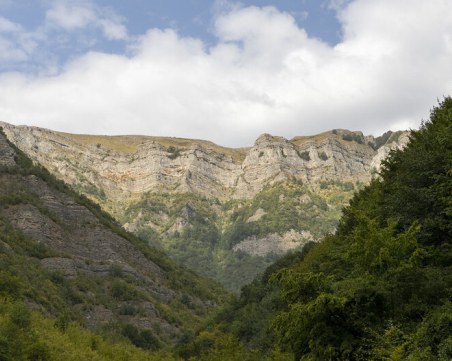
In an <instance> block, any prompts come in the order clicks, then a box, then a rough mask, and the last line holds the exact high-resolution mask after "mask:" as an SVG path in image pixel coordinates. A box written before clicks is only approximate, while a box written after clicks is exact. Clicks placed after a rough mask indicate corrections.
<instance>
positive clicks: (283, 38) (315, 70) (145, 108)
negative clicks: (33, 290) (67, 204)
mask: <svg viewBox="0 0 452 361" xmlns="http://www.w3.org/2000/svg"><path fill="white" fill-rule="evenodd" d="M449 95H452V1H450V0H428V1H426V0H280V1H275V0H273V1H265V0H244V1H232V0H178V1H176V0H165V1H163V0H128V1H123V0H111V1H108V0H0V121H4V122H8V123H12V124H26V125H30V126H39V127H44V128H49V129H53V130H58V131H65V132H73V133H84V134H108V135H118V134H142V135H154V136H175V137H183V138H198V139H207V140H211V141H213V142H215V143H217V144H220V145H224V146H230V147H241V146H251V145H252V144H253V143H254V141H255V139H256V138H257V137H258V136H259V135H260V134H262V133H270V134H273V135H279V136H284V137H286V138H288V139H290V138H293V137H295V136H299V135H310V134H316V133H320V132H323V131H327V130H331V129H335V128H344V129H350V130H360V131H362V132H364V133H365V134H374V135H380V134H382V133H383V132H385V131H387V130H400V129H416V128H418V127H419V125H420V124H421V121H422V120H425V119H428V117H429V113H430V110H431V108H432V107H433V106H435V105H436V104H437V103H438V100H441V99H443V97H444V96H449Z"/></svg>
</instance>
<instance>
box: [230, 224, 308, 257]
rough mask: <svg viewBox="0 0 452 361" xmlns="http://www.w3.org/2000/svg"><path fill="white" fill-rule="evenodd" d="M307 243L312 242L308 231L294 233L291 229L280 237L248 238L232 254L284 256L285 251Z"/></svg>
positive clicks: (236, 246) (275, 234)
mask: <svg viewBox="0 0 452 361" xmlns="http://www.w3.org/2000/svg"><path fill="white" fill-rule="evenodd" d="M308 241H314V239H313V237H312V234H311V233H310V232H308V231H301V232H296V231H294V230H293V229H291V230H290V231H289V232H286V233H284V234H283V235H282V236H281V235H279V234H278V233H271V234H268V235H266V236H265V237H260V238H258V237H256V236H253V237H249V238H247V239H245V240H243V241H242V242H240V243H238V244H236V245H235V246H234V247H233V250H234V252H238V251H242V252H245V253H248V254H249V255H252V256H261V257H263V256H266V255H268V254H284V253H286V252H287V251H289V250H291V249H294V248H298V247H301V246H303V245H304V244H306V243H307V242H308Z"/></svg>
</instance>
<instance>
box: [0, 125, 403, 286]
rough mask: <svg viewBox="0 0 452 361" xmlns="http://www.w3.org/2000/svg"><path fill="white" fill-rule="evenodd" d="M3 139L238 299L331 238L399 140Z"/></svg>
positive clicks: (391, 136)
mask: <svg viewBox="0 0 452 361" xmlns="http://www.w3.org/2000/svg"><path fill="white" fill-rule="evenodd" d="M3 126H4V129H5V132H6V133H7V135H8V138H9V139H10V140H11V141H12V142H14V143H15V144H16V145H17V146H18V147H19V148H21V149H22V150H23V151H25V152H26V153H27V154H28V155H29V156H30V157H31V158H32V159H33V160H35V161H37V162H39V163H40V164H43V165H44V166H45V167H47V168H48V169H49V170H50V171H51V172H53V174H54V175H55V176H57V177H60V178H62V179H63V180H65V181H66V182H67V183H68V184H70V185H71V186H72V187H73V188H74V189H75V190H77V191H78V192H81V193H83V194H85V195H86V196H87V197H89V198H91V199H93V200H94V201H96V202H97V203H99V204H100V205H101V206H102V208H103V209H104V210H106V211H108V212H109V213H111V214H112V215H113V216H114V217H115V218H116V219H117V220H118V221H119V222H120V223H121V224H122V225H123V226H124V228H126V229H127V230H129V231H131V232H134V233H135V234H137V235H139V236H140V237H141V238H143V239H145V240H147V241H148V242H149V243H150V244H151V245H153V246H155V247H159V248H160V249H162V250H164V251H165V252H166V253H168V254H169V255H170V256H171V257H172V258H174V259H176V260H177V261H179V262H181V263H183V264H184V265H186V266H188V267H190V268H191V269H194V270H195V271H196V272H199V273H201V274H203V275H205V276H208V277H211V278H213V279H215V280H217V281H219V282H221V283H222V284H223V285H224V286H226V287H227V288H228V289H230V290H234V291H237V290H238V289H239V288H240V287H241V286H242V285H244V284H246V283H248V282H250V281H251V280H252V279H253V278H254V277H255V276H256V274H258V273H260V272H263V271H264V270H265V268H266V267H267V266H269V265H270V264H271V263H272V262H273V261H274V260H275V259H277V258H278V257H280V256H281V255H282V254H284V253H286V252H287V251H289V250H293V249H297V248H300V247H302V246H303V245H304V244H305V243H306V242H308V241H316V240H319V239H320V238H322V237H323V236H324V235H325V234H327V233H331V232H334V231H335V227H336V225H337V221H338V219H339V217H340V214H341V209H342V207H343V206H345V205H346V204H347V202H348V200H349V199H350V197H351V196H352V195H353V192H354V191H355V190H357V189H359V187H361V186H362V184H365V183H367V182H368V181H369V180H370V179H371V178H372V174H373V172H376V171H377V170H378V169H379V166H380V162H381V159H383V157H384V155H386V154H387V153H388V152H389V150H390V149H392V148H400V147H403V145H404V144H405V143H406V140H407V133H403V132H397V133H392V132H387V133H385V134H384V135H383V136H381V137H378V138H374V137H372V136H363V135H362V133H360V132H350V131H347V130H339V129H337V130H333V131H331V132H325V133H322V134H319V135H316V136H309V137H296V138H294V139H292V140H290V141H289V140H286V139H284V138H282V137H275V136H271V135H268V134H264V135H262V136H260V137H259V138H258V139H257V140H256V142H255V145H254V146H253V147H251V148H241V149H230V148H224V147H220V146H217V145H215V144H213V143H210V142H206V141H199V140H189V139H177V138H158V137H143V136H115V137H106V136H87V135H74V134H65V133H58V132H53V131H49V130H45V129H40V128H34V127H23V126H19V127H16V126H12V125H8V124H3Z"/></svg>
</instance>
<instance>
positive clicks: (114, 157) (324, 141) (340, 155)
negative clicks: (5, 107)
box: [0, 123, 407, 208]
mask: <svg viewBox="0 0 452 361" xmlns="http://www.w3.org/2000/svg"><path fill="white" fill-rule="evenodd" d="M0 124H1V125H2V127H3V129H4V131H5V133H6V134H7V136H8V138H9V139H10V140H11V141H12V142H13V143H15V144H16V145H17V146H18V147H19V148H20V149H22V150H23V151H24V152H25V153H27V154H28V155H29V156H30V157H31V158H32V159H34V160H36V161H38V162H39V163H41V164H42V165H44V166H45V167H46V168H48V169H49V170H50V171H51V172H53V173H54V174H56V175H57V176H58V177H60V178H62V179H63V180H64V181H66V182H67V183H69V184H72V185H74V186H75V187H82V189H83V190H84V191H85V193H87V194H88V195H89V196H91V197H92V198H94V199H96V200H97V201H99V202H101V203H103V198H107V199H109V200H111V202H112V203H114V202H117V201H127V200H129V201H132V200H133V199H136V198H137V197H139V195H141V194H143V193H145V192H149V191H150V192H159V191H164V192H169V193H173V192H194V193H197V194H201V195H203V196H207V197H216V198H219V199H227V198H230V197H234V198H251V197H253V196H254V195H256V194H257V193H258V192H259V191H260V190H262V189H263V187H265V186H269V185H270V186H271V185H272V184H275V183H277V182H280V181H284V180H288V179H299V180H301V181H303V182H319V181H322V180H334V179H336V180H341V181H352V182H358V181H359V182H367V181H369V180H370V178H371V169H372V168H377V169H378V168H379V164H380V162H381V160H382V157H384V155H385V154H387V153H388V152H389V149H392V148H393V147H402V146H404V144H405V140H406V139H407V133H404V134H402V135H401V136H400V137H399V140H398V141H397V142H395V143H393V144H385V145H383V146H382V147H380V148H379V149H378V150H374V149H373V148H372V146H371V145H370V144H371V143H372V142H373V137H371V136H367V137H364V136H363V135H362V133H361V132H350V131H346V130H336V131H335V132H336V133H334V132H326V133H322V134H319V135H316V136H309V137H296V138H293V139H292V140H290V141H289V140H287V139H285V138H283V137H275V136H271V135H269V134H263V135H261V136H260V137H259V138H258V139H257V140H256V142H255V144H254V146H253V147H252V148H242V149H229V148H223V147H219V146H216V145H215V144H213V143H209V142H205V141H197V140H187V139H177V138H156V137H131V136H124V137H99V136H78V135H73V134H65V133H58V132H53V131H49V130H46V129H41V128H35V127H26V126H13V125H10V124H7V123H0ZM347 136H348V137H353V139H357V140H358V141H359V142H358V141H354V140H349V141H347V140H344V137H345V138H346V139H349V138H347ZM96 143H97V144H101V143H102V146H101V147H98V146H95V145H96ZM126 143H127V146H125V145H124V144H126ZM118 144H121V146H118ZM168 144H174V145H171V146H170V147H168ZM177 144H181V145H183V146H181V147H178V146H177ZM171 147H172V148H171ZM170 148H171V149H172V152H169V151H168V149H170ZM0 149H1V148H0ZM10 158H11V157H9V159H10ZM102 197H103V198H102ZM107 208H108V207H107Z"/></svg>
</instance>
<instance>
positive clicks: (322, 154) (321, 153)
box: [319, 151, 328, 161]
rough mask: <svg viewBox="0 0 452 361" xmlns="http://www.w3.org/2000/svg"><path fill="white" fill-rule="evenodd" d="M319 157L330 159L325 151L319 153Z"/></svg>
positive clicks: (324, 159)
mask: <svg viewBox="0 0 452 361" xmlns="http://www.w3.org/2000/svg"><path fill="white" fill-rule="evenodd" d="M319 158H320V159H321V160H323V161H326V160H327V159H328V156H327V155H326V153H325V152H323V151H322V152H320V153H319Z"/></svg>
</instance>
